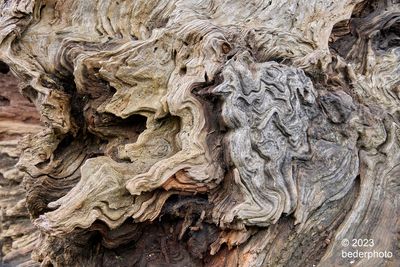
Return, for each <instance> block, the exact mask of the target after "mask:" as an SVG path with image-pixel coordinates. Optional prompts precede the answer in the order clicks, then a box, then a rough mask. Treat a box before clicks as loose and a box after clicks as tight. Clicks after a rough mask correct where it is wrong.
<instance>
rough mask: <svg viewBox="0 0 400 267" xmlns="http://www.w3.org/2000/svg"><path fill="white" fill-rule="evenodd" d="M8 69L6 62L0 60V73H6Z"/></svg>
mask: <svg viewBox="0 0 400 267" xmlns="http://www.w3.org/2000/svg"><path fill="white" fill-rule="evenodd" d="M9 71H10V68H9V67H8V65H7V64H6V63H4V62H3V61H0V73H3V74H7V73H8V72H9Z"/></svg>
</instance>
